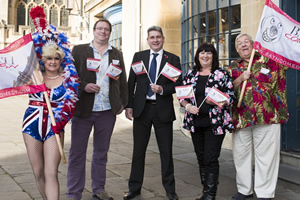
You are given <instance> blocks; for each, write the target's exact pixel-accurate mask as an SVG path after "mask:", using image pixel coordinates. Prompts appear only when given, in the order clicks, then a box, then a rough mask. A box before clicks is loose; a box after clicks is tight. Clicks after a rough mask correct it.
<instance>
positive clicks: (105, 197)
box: [93, 190, 114, 200]
mask: <svg viewBox="0 0 300 200" xmlns="http://www.w3.org/2000/svg"><path fill="white" fill-rule="evenodd" d="M93 197H95V198H98V199H100V200H114V198H112V197H111V196H110V195H109V194H108V193H107V192H106V191H105V190H103V191H101V192H99V193H97V194H94V195H93Z"/></svg>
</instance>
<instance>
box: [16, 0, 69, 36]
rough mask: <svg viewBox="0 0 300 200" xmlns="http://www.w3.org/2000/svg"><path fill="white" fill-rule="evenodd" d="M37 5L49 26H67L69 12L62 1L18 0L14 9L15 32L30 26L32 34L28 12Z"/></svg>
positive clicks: (31, 24)
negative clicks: (20, 27)
mask: <svg viewBox="0 0 300 200" xmlns="http://www.w3.org/2000/svg"><path fill="white" fill-rule="evenodd" d="M37 5H39V6H41V7H42V8H43V9H44V12H45V14H46V18H47V20H48V22H50V24H52V25H54V26H58V25H60V26H68V24H69V12H68V11H67V10H66V8H65V5H64V0H18V3H17V4H16V7H15V9H16V12H15V13H16V17H15V19H16V23H15V24H16V27H15V30H16V31H19V26H20V25H23V26H30V27H31V32H34V30H35V28H34V24H33V22H32V20H31V18H30V16H29V12H30V9H31V8H32V7H35V6H37ZM26 10H27V12H26ZM48 13H49V14H48ZM26 19H27V20H26Z"/></svg>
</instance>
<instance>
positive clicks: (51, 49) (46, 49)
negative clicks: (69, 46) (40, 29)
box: [42, 43, 65, 62]
mask: <svg viewBox="0 0 300 200" xmlns="http://www.w3.org/2000/svg"><path fill="white" fill-rule="evenodd" d="M56 54H58V55H59V58H60V60H62V59H63V58H64V57H65V53H64V51H63V50H62V49H61V48H60V47H59V46H57V44H55V43H50V44H48V45H44V46H43V48H42V61H43V62H45V61H46V60H47V58H49V57H53V56H55V55H56Z"/></svg>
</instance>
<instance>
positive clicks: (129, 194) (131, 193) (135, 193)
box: [123, 191, 141, 200]
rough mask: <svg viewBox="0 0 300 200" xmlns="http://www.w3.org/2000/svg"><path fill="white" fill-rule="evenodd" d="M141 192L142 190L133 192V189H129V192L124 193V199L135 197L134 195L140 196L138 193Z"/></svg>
mask: <svg viewBox="0 0 300 200" xmlns="http://www.w3.org/2000/svg"><path fill="white" fill-rule="evenodd" d="M140 194H141V191H137V192H131V191H129V192H127V193H126V194H125V195H124V197H123V199H124V200H129V199H133V198H134V197H136V196H138V195H140Z"/></svg>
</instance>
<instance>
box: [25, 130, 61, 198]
mask: <svg viewBox="0 0 300 200" xmlns="http://www.w3.org/2000/svg"><path fill="white" fill-rule="evenodd" d="M63 136H64V135H63V134H62V137H61V140H62V144H63V138H64V137H63ZM23 137H24V142H25V145H26V148H27V154H28V158H29V162H30V164H31V167H32V170H33V174H34V177H35V181H36V185H37V187H38V189H39V191H40V193H41V196H42V198H43V200H58V199H59V182H58V165H59V163H60V159H61V157H60V153H59V150H58V146H57V143H56V138H55V136H52V137H50V138H48V139H47V140H46V141H45V142H44V143H42V142H40V141H38V140H36V139H34V138H33V137H31V136H30V135H28V134H26V133H23Z"/></svg>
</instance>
